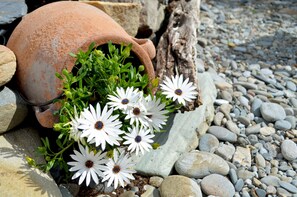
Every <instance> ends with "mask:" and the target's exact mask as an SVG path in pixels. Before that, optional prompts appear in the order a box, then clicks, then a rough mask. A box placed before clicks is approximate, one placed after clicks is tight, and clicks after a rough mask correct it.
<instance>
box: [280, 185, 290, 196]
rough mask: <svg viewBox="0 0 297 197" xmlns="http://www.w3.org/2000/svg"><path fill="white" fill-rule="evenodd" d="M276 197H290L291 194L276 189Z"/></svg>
mask: <svg viewBox="0 0 297 197" xmlns="http://www.w3.org/2000/svg"><path fill="white" fill-rule="evenodd" d="M277 196H281V197H290V196H292V194H291V193H290V192H288V191H287V190H285V189H283V188H281V187H278V188H277Z"/></svg>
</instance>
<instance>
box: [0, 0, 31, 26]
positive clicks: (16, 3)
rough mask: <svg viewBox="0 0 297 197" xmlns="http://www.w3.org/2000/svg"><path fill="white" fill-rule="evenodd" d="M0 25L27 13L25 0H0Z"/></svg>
mask: <svg viewBox="0 0 297 197" xmlns="http://www.w3.org/2000/svg"><path fill="white" fill-rule="evenodd" d="M0 10H1V11H0V25H5V24H10V23H12V22H13V21H14V20H15V19H17V18H20V17H22V16H24V15H25V14H27V11H28V7H27V4H26V3H25V0H0Z"/></svg>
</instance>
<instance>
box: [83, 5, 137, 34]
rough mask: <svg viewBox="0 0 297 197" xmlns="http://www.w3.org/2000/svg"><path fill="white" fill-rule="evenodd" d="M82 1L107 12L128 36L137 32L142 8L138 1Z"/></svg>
mask: <svg viewBox="0 0 297 197" xmlns="http://www.w3.org/2000/svg"><path fill="white" fill-rule="evenodd" d="M81 1H82V0H81ZM82 2H84V3H87V4H89V5H92V6H95V7H97V8H99V9H100V10H102V11H103V12H105V13H106V14H108V15H109V16H110V17H111V18H113V19H114V20H115V21H116V22H117V23H118V24H119V25H121V26H122V27H123V28H124V29H125V30H126V32H127V33H128V34H129V35H130V36H135V35H136V34H137V30H138V27H139V19H140V12H141V8H142V7H141V4H140V3H118V2H100V1H84V0H83V1H82Z"/></svg>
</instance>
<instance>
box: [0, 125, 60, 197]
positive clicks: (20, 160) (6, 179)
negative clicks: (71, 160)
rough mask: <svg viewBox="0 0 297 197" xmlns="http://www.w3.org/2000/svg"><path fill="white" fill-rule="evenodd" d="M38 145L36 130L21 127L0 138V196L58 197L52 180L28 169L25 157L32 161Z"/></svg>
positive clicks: (58, 194)
mask: <svg viewBox="0 0 297 197" xmlns="http://www.w3.org/2000/svg"><path fill="white" fill-rule="evenodd" d="M38 146H41V143H40V137H39V135H38V132H37V130H35V129H33V128H22V129H19V130H14V131H10V132H7V133H5V134H4V135H0V196H30V197H46V196H55V197H60V196H62V195H61V192H60V190H59V188H58V187H57V185H56V183H55V182H54V180H53V179H52V178H51V177H50V176H49V175H47V174H45V173H43V172H41V171H40V170H38V169H33V168H31V167H29V166H28V164H27V162H26V160H25V157H26V156H29V157H31V158H35V159H36V162H37V163H41V162H44V161H43V158H36V152H35V151H36V149H37V147H38Z"/></svg>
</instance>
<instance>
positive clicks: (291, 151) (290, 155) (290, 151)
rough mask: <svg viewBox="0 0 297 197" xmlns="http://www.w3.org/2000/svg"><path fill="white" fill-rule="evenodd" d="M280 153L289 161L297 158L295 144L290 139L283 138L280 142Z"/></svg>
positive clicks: (296, 146)
mask: <svg viewBox="0 0 297 197" xmlns="http://www.w3.org/2000/svg"><path fill="white" fill-rule="evenodd" d="M281 153H282V155H283V156H284V158H285V159H287V160H289V161H291V160H294V159H296V158H297V145H296V143H295V142H293V141H292V140H284V141H283V142H282V144H281Z"/></svg>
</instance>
